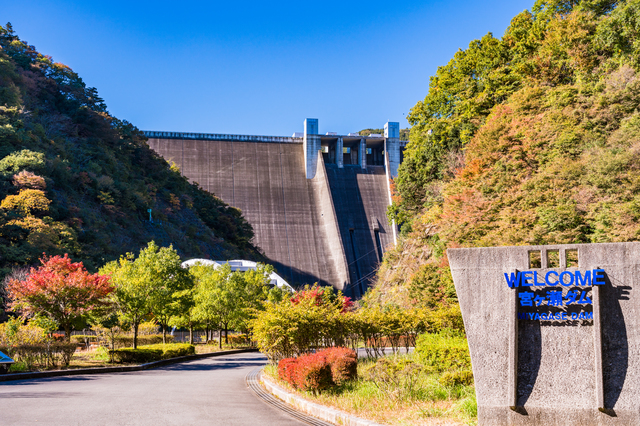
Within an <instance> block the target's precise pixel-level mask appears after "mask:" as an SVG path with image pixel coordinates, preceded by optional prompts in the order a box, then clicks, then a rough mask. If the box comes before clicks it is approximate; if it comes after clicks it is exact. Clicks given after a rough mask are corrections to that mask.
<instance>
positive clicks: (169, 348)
mask: <svg viewBox="0 0 640 426" xmlns="http://www.w3.org/2000/svg"><path fill="white" fill-rule="evenodd" d="M195 353H196V349H195V347H194V346H193V345H190V344H188V343H167V344H166V345H163V344H162V343H160V344H156V345H145V346H140V347H138V349H133V348H121V349H115V350H113V351H109V356H110V357H111V361H112V362H117V363H147V362H152V361H159V360H161V359H169V358H176V357H179V356H185V355H193V354H195Z"/></svg>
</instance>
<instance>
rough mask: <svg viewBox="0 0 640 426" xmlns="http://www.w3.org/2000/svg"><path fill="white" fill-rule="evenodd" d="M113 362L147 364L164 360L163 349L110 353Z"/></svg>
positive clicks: (123, 349)
mask: <svg viewBox="0 0 640 426" xmlns="http://www.w3.org/2000/svg"><path fill="white" fill-rule="evenodd" d="M109 357H111V361H112V362H117V363H141V364H144V363H147V362H152V361H159V360H161V359H162V349H143V348H138V349H133V348H122V349H114V350H112V351H109Z"/></svg>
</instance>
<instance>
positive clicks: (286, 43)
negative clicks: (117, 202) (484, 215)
mask: <svg viewBox="0 0 640 426" xmlns="http://www.w3.org/2000/svg"><path fill="white" fill-rule="evenodd" d="M7 3H9V4H3V6H2V8H1V10H0V22H1V23H2V24H3V25H4V23H6V22H7V21H9V22H11V23H12V24H13V27H14V29H15V31H16V32H17V34H18V35H19V36H20V38H22V39H23V40H26V41H27V42H29V43H30V44H33V45H35V46H36V47H37V48H38V50H39V51H40V52H42V53H44V54H48V55H51V56H53V58H54V60H56V61H57V62H62V63H64V64H66V65H69V66H70V67H71V68H73V70H74V71H76V72H77V73H78V74H80V76H81V77H82V78H83V79H84V81H85V83H87V85H89V86H94V87H97V89H98V92H99V93H100V95H101V96H102V97H103V98H104V99H105V101H106V103H107V106H108V108H109V111H110V112H111V114H113V115H115V116H116V117H118V118H120V119H125V120H128V121H130V122H132V123H133V124H135V125H136V126H138V127H139V128H140V129H143V130H167V131H184V132H207V133H233V134H257V135H278V136H288V135H291V134H292V133H293V132H296V131H302V125H303V121H304V119H305V118H307V117H309V118H318V119H319V126H320V132H321V133H324V132H328V131H332V132H339V133H341V134H346V133H348V132H354V131H358V130H361V129H363V128H368V127H382V126H383V125H384V123H385V122H386V121H399V122H400V125H401V127H403V128H404V127H406V126H407V125H408V124H407V121H406V119H405V117H406V114H407V113H408V112H409V109H410V108H411V107H412V106H413V105H415V103H416V102H417V101H419V100H421V99H423V98H424V96H425V95H426V93H427V89H428V84H429V77H430V76H431V75H433V74H434V73H435V72H436V69H437V67H438V66H440V65H444V64H446V63H447V62H448V61H449V59H450V58H451V57H452V56H453V54H454V53H455V52H456V50H458V49H459V48H465V47H466V46H468V44H469V42H470V41H471V40H473V39H477V38H480V37H482V36H483V35H484V34H486V33H487V32H493V34H494V35H496V36H501V35H502V34H503V33H504V30H505V29H506V28H507V26H508V25H509V22H510V20H511V18H512V17H513V16H515V15H516V14H518V13H520V12H521V11H523V10H525V9H528V8H530V7H531V6H532V4H533V0H528V1H521V0H510V1H505V0H485V1H479V0H476V1H467V0H460V1H457V2H446V1H422V2H419V1H412V0H405V1H402V2H382V1H375V0H374V1H368V2H364V1H347V0H344V1H324V2H285V1H283V2H267V1H262V2H253V1H245V2H239V1H227V2H217V1H182V2H179V1H172V2H164V1H155V2H146V1H138V2H136V1H126V2H125V1H119V0H111V1H108V2H106V1H63V0H59V1H45V0H41V1H37V0H35V1H32V0H21V1H19V2H16V1H13V2H7Z"/></svg>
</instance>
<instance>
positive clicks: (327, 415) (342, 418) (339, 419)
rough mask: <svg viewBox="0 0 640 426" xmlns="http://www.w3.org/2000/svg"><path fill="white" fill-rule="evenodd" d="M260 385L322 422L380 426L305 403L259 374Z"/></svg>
mask: <svg viewBox="0 0 640 426" xmlns="http://www.w3.org/2000/svg"><path fill="white" fill-rule="evenodd" d="M259 381H260V383H261V384H262V385H263V386H264V387H265V389H266V390H267V392H269V393H270V394H272V395H273V396H275V397H276V398H278V399H280V400H282V401H284V402H286V403H287V404H289V405H291V406H292V407H293V408H295V409H296V410H298V411H301V412H303V413H305V414H308V415H310V416H313V417H316V418H319V419H322V420H324V421H327V422H330V423H333V424H335V425H344V426H382V425H381V424H379V423H375V422H372V421H370V420H366V419H362V418H360V417H356V416H354V415H352V414H349V413H347V412H345V411H340V410H336V409H335V408H330V407H327V406H325V405H320V404H316V403H315V402H311V401H307V400H306V399H304V398H302V397H301V396H298V395H296V394H294V393H291V392H289V391H288V390H286V389H284V388H282V387H280V386H279V385H277V384H276V383H275V382H273V381H271V380H270V379H269V378H267V376H266V375H265V374H262V373H260V379H259Z"/></svg>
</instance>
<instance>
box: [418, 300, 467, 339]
mask: <svg viewBox="0 0 640 426" xmlns="http://www.w3.org/2000/svg"><path fill="white" fill-rule="evenodd" d="M425 322H426V323H427V324H426V325H427V327H428V330H429V331H430V332H431V333H439V332H440V331H442V330H455V331H456V332H458V333H460V334H463V335H464V322H463V321H462V311H461V310H460V305H458V304H454V305H450V306H444V307H440V308H438V309H434V310H432V311H428V313H427V315H426V318H425Z"/></svg>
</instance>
